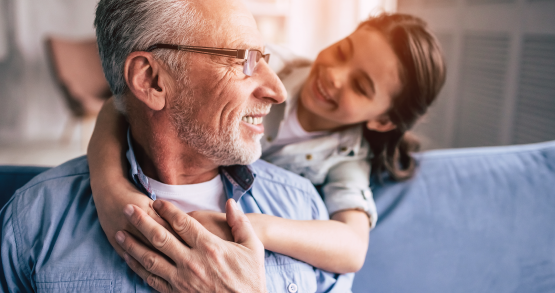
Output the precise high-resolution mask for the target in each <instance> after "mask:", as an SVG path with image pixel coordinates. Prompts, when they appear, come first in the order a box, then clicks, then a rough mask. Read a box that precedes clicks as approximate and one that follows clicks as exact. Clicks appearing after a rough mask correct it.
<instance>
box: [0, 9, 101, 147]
mask: <svg viewBox="0 0 555 293" xmlns="http://www.w3.org/2000/svg"><path fill="white" fill-rule="evenodd" d="M96 2H97V1H96V0H1V2H0V14H1V15H2V17H1V18H0V56H1V53H2V46H4V48H5V58H0V89H1V90H0V105H1V106H0V144H17V143H21V142H26V141H31V140H56V139H59V137H60V135H61V133H62V130H63V126H64V123H65V122H66V120H67V119H68V117H69V113H68V112H67V110H66V108H65V105H64V104H63V99H62V97H61V93H60V92H59V90H58V88H57V87H56V86H55V84H54V82H53V78H52V76H51V74H50V68H49V67H48V65H47V62H46V59H45V54H44V45H43V41H44V39H45V37H46V36H47V35H58V36H64V37H70V38H87V37H93V36H94V29H93V19H94V8H95V5H96ZM3 26H4V27H3ZM2 28H3V30H2ZM3 33H4V40H3V39H2V36H3Z"/></svg>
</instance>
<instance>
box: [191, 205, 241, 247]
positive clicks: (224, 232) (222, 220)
mask: <svg viewBox="0 0 555 293" xmlns="http://www.w3.org/2000/svg"><path fill="white" fill-rule="evenodd" d="M188 215H189V216H191V217H192V218H194V219H195V220H197V221H198V222H199V223H200V224H201V225H202V226H204V228H205V229H206V230H208V231H209V232H210V233H212V234H214V235H216V236H218V237H220V238H222V239H223V240H227V241H234V239H233V235H232V234H231V228H230V227H229V225H228V224H227V221H226V215H225V213H218V212H212V211H194V212H190V213H189V214H188Z"/></svg>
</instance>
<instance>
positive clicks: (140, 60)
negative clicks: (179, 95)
mask: <svg viewBox="0 0 555 293" xmlns="http://www.w3.org/2000/svg"><path fill="white" fill-rule="evenodd" d="M124 76H125V82H127V86H128V87H129V90H130V91H131V92H132V93H133V95H134V96H135V97H137V99H139V100H140V101H142V102H143V103H145V105H147V107H149V108H150V109H152V110H154V111H160V110H162V109H163V108H164V106H165V105H166V96H167V95H168V90H169V75H168V74H167V72H166V71H165V70H164V68H163V67H162V66H161V65H160V63H158V61H156V60H155V59H154V57H153V56H152V54H151V53H149V52H143V51H136V52H133V53H131V54H129V56H127V59H126V60H125V67H124Z"/></svg>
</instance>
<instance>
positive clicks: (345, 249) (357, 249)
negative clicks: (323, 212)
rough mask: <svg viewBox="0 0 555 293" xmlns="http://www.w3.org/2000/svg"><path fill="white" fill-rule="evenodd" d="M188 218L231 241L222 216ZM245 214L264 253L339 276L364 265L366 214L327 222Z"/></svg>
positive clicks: (350, 214)
mask: <svg viewBox="0 0 555 293" xmlns="http://www.w3.org/2000/svg"><path fill="white" fill-rule="evenodd" d="M189 215H190V216H192V217H193V218H195V219H196V220H197V221H199V223H201V224H202V225H203V226H204V227H205V228H206V229H207V230H208V231H210V232H212V233H213V234H215V235H217V236H219V237H220V238H222V239H225V240H229V241H233V236H232V235H231V231H230V230H229V226H228V225H227V222H226V217H225V214H224V213H217V212H210V211H195V212H191V213H189ZM246 215H247V217H248V218H249V220H250V222H251V224H252V226H253V227H254V231H255V232H256V235H257V236H258V238H259V239H260V241H262V243H263V244H264V248H265V249H267V250H271V251H274V252H277V253H281V254H284V255H288V256H291V257H294V258H296V259H299V260H302V261H304V262H306V263H309V264H311V265H312V266H315V267H317V268H320V269H323V270H326V271H330V272H334V273H340V274H344V273H351V272H356V271H358V270H360V268H361V267H362V265H363V264H364V260H365V257H366V250H367V248H368V236H369V232H370V231H369V230H370V228H369V225H368V216H367V215H366V213H365V212H362V211H357V210H347V211H341V212H337V213H335V214H334V215H333V216H332V220H329V221H322V220H309V221H300V220H290V219H284V218H280V217H275V216H270V215H265V214H246Z"/></svg>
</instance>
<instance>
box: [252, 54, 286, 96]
mask: <svg viewBox="0 0 555 293" xmlns="http://www.w3.org/2000/svg"><path fill="white" fill-rule="evenodd" d="M251 78H255V79H256V80H257V81H258V83H259V86H258V87H257V88H256V90H255V91H254V96H255V97H256V98H258V99H264V100H269V102H271V103H274V104H280V103H283V102H285V100H286V99H287V92H286V90H285V86H283V83H282V82H281V80H280V79H279V78H278V76H277V75H276V73H275V72H274V71H273V70H272V69H271V68H270V66H269V65H268V63H266V61H264V60H260V62H258V64H257V65H256V68H255V69H254V73H253V75H252V77H251Z"/></svg>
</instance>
